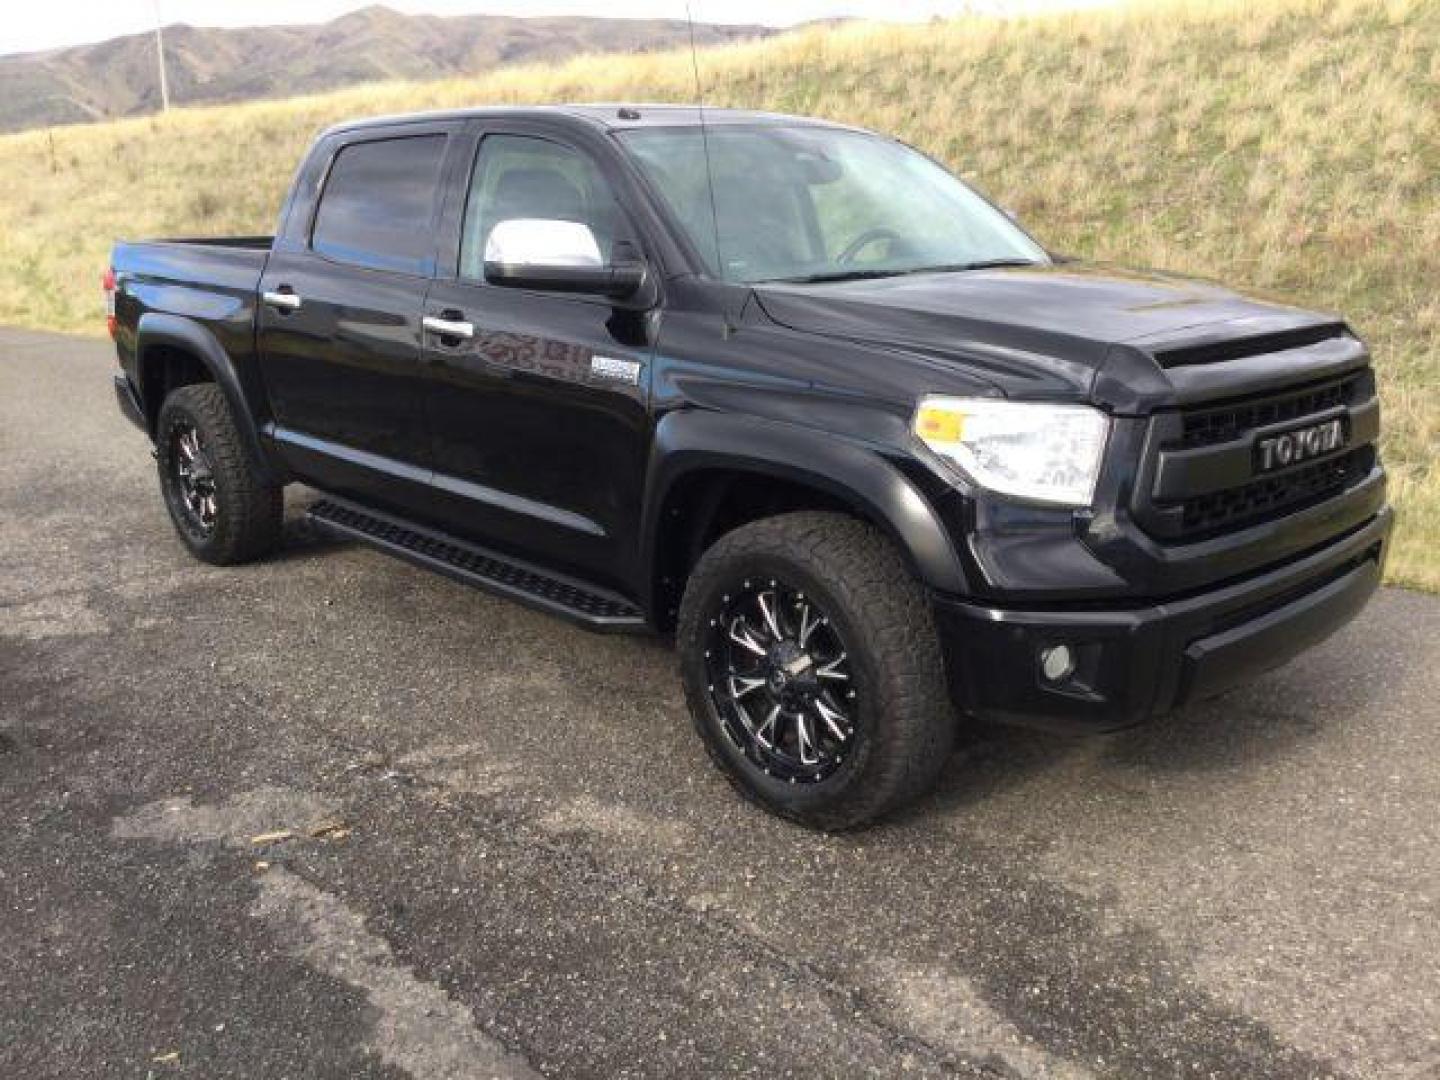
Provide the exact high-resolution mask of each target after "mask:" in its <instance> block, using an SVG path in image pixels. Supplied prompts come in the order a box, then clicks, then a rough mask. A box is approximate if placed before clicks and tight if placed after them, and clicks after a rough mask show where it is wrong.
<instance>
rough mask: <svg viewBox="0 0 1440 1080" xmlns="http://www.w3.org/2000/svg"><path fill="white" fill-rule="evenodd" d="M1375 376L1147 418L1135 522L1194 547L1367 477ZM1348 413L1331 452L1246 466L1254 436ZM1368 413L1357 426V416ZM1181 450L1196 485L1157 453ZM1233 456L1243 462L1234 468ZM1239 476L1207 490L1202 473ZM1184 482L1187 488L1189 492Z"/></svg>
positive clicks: (1357, 375) (1356, 375) (1357, 374)
mask: <svg viewBox="0 0 1440 1080" xmlns="http://www.w3.org/2000/svg"><path fill="white" fill-rule="evenodd" d="M1374 396H1375V376H1374V373H1373V372H1372V371H1371V370H1370V369H1369V368H1364V369H1361V370H1360V371H1352V372H1350V373H1348V374H1346V375H1343V376H1340V377H1337V378H1332V379H1328V380H1324V381H1318V382H1310V383H1306V384H1304V385H1300V386H1294V387H1290V388H1287V389H1285V390H1280V391H1274V392H1271V393H1268V394H1263V395H1257V396H1253V397H1247V398H1239V399H1234V400H1230V401H1222V402H1218V403H1214V404H1206V405H1198V406H1195V407H1193V408H1190V409H1184V410H1181V411H1177V412H1163V413H1157V414H1156V415H1155V416H1154V417H1153V418H1152V420H1151V424H1150V436H1149V438H1148V440H1147V447H1148V449H1147V451H1146V453H1147V455H1148V457H1147V459H1146V461H1145V462H1144V464H1143V467H1142V469H1141V477H1140V483H1139V484H1138V485H1137V488H1136V492H1135V496H1134V500H1135V501H1134V503H1133V504H1132V505H1133V508H1134V511H1135V516H1136V519H1137V521H1138V522H1139V523H1140V525H1141V526H1142V527H1143V528H1145V530H1146V531H1147V532H1149V533H1150V534H1151V535H1152V536H1155V537H1157V538H1159V539H1162V540H1166V541H1172V542H1179V543H1191V542H1195V541H1199V540H1206V539H1209V538H1211V537H1214V536H1218V535H1221V534H1223V533H1226V532H1233V531H1235V530H1238V529H1243V528H1246V527H1248V526H1251V525H1256V524H1259V523H1261V522H1265V521H1271V520H1276V519H1278V518H1282V517H1285V516H1286V515H1289V514H1293V513H1296V512H1298V511H1301V510H1304V509H1305V508H1307V507H1310V506H1315V505H1318V504H1320V503H1323V502H1325V501H1326V500H1328V499H1333V498H1335V497H1337V496H1339V495H1341V494H1343V493H1344V492H1345V491H1346V490H1348V489H1349V488H1351V487H1353V486H1355V485H1356V484H1358V483H1360V482H1361V481H1362V480H1364V479H1365V478H1366V477H1367V476H1369V475H1370V472H1371V470H1372V469H1373V468H1374V466H1375V463H1376V460H1377V458H1376V453H1375V447H1374V446H1373V445H1372V443H1373V440H1374V438H1375V427H1374V411H1373V399H1374ZM1337 410H1345V413H1344V415H1345V416H1347V417H1349V419H1347V420H1346V421H1345V422H1346V424H1347V425H1349V426H1348V427H1347V430H1349V431H1351V437H1352V439H1353V442H1352V444H1351V446H1350V447H1349V448H1348V449H1346V450H1344V451H1342V452H1340V453H1337V454H1335V455H1333V456H1331V457H1327V458H1324V459H1322V460H1320V461H1315V462H1309V463H1306V464H1303V465H1299V466H1297V467H1295V468H1291V469H1288V470H1286V471H1283V472H1277V473H1274V474H1270V475H1266V476H1255V475H1254V474H1253V471H1252V468H1253V466H1251V464H1250V462H1251V460H1252V457H1253V439H1252V436H1253V435H1254V433H1255V432H1257V431H1259V430H1261V429H1266V428H1275V427H1277V426H1278V427H1280V429H1281V430H1287V429H1289V428H1290V427H1303V426H1304V425H1305V424H1306V421H1307V420H1309V419H1311V418H1316V419H1318V418H1321V417H1328V416H1335V415H1337ZM1357 416H1366V417H1368V418H1369V419H1368V420H1367V421H1366V422H1365V423H1364V424H1361V425H1360V428H1359V429H1355V427H1354V422H1355V421H1354V418H1355V417H1357ZM1167 454H1174V455H1178V457H1180V458H1183V459H1184V460H1185V462H1186V468H1187V470H1189V471H1186V472H1184V473H1181V474H1179V475H1181V476H1192V475H1193V476H1195V477H1196V478H1197V479H1196V480H1194V481H1176V480H1174V479H1172V480H1170V481H1167V482H1166V483H1165V485H1164V487H1163V489H1162V487H1160V486H1159V482H1158V481H1157V480H1156V477H1157V476H1160V475H1162V474H1164V475H1169V474H1166V473H1164V470H1163V469H1162V458H1163V457H1165V455H1167ZM1237 457H1238V458H1239V459H1240V461H1241V465H1240V467H1239V468H1238V469H1237V468H1236V461H1237ZM1217 469H1218V470H1219V474H1220V475H1226V476H1229V475H1234V474H1237V473H1238V474H1239V476H1240V477H1241V478H1240V479H1239V480H1238V481H1237V482H1235V483H1234V484H1233V485H1232V486H1229V487H1224V488H1221V489H1219V490H1215V489H1214V485H1213V482H1206V481H1204V480H1203V479H1202V478H1203V477H1205V476H1214V475H1216V470H1217ZM1187 488H1188V489H1189V490H1187Z"/></svg>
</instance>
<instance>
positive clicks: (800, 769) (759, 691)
mask: <svg viewBox="0 0 1440 1080" xmlns="http://www.w3.org/2000/svg"><path fill="white" fill-rule="evenodd" d="M767 593H768V595H769V600H768V602H767V601H766V600H765V599H764V597H765V596H766V595H767ZM737 618H738V619H739V622H738V623H737V622H735V621H734V620H735V619H737ZM817 618H823V620H824V621H823V622H821V623H818V624H817V623H816V621H815V620H816V619H817ZM806 626H809V627H810V630H809V637H808V638H806V637H805V634H806V631H805V627H806ZM759 627H763V628H764V629H763V630H761V629H759ZM757 645H759V646H762V647H764V649H765V650H766V655H765V657H764V658H762V657H761V656H760V655H759V654H758V653H757V652H756V651H755V646H757ZM676 646H677V648H678V650H679V654H680V669H681V675H682V678H683V680H684V684H685V694H686V698H687V701H688V704H689V707H690V715H691V718H692V719H693V721H694V723H695V727H696V730H697V731H698V732H699V734H700V738H701V739H702V740H703V741H704V744H705V747H706V749H707V750H708V751H709V754H710V756H711V758H712V759H713V760H714V761H715V763H716V764H717V765H718V766H719V767H720V770H721V771H722V772H723V773H724V774H725V776H726V777H727V778H728V779H729V780H730V782H731V784H732V785H733V786H734V787H735V788H736V789H737V790H738V791H739V792H740V793H741V794H742V795H744V796H745V797H746V798H748V799H750V800H752V801H754V802H756V803H758V804H760V805H761V806H763V807H764V808H766V809H767V810H770V811H772V812H773V813H776V814H779V815H780V816H782V817H785V818H788V819H790V820H792V821H795V822H798V823H800V824H803V825H806V826H809V827H811V828H817V829H822V830H825V831H839V830H844V829H850V828H854V827H856V826H860V825H864V824H866V823H869V822H871V821H874V820H875V819H877V818H879V817H881V816H882V815H884V814H886V813H888V812H890V811H892V810H894V809H896V808H897V807H899V806H901V805H902V804H904V803H906V802H909V801H911V800H913V799H915V798H917V797H918V796H920V795H922V794H924V793H925V792H927V791H928V790H929V789H930V788H931V787H932V785H933V784H934V781H935V778H936V776H937V775H938V774H939V772H940V769H941V767H942V766H943V765H944V763H945V760H946V758H947V757H948V755H949V752H950V749H951V747H952V745H953V744H954V739H955V730H956V715H955V711H954V708H953V706H952V705H951V702H950V698H949V694H948V689H947V684H946V680H945V673H944V664H943V661H942V658H941V653H940V642H939V638H938V635H937V634H936V631H935V623H934V619H933V617H932V615H931V611H930V607H929V604H928V603H927V602H926V599H925V596H924V593H923V592H922V590H921V588H920V586H919V584H918V583H917V582H916V581H915V579H914V578H913V577H912V576H911V574H910V572H909V571H908V569H907V568H906V566H905V564H904V562H903V561H902V560H901V558H900V555H899V553H898V552H897V551H896V549H895V548H894V546H893V545H892V544H891V543H890V542H889V541H888V540H886V539H885V538H884V537H883V536H882V535H881V534H880V533H878V532H877V531H876V530H874V529H873V528H871V527H870V526H868V525H866V524H864V523H863V522H860V521H857V520H855V519H853V518H849V517H846V516H844V515H841V514H833V513H818V512H803V513H792V514H784V515H781V516H778V517H773V518H767V519H764V520H761V521H757V522H753V523H751V524H749V525H745V526H742V527H741V528H738V529H736V530H735V531H734V532H731V533H728V534H727V535H725V536H724V537H722V538H721V539H720V540H719V541H718V542H717V543H716V544H715V545H714V546H713V547H711V548H710V549H709V550H708V551H707V552H706V553H705V554H704V555H703V556H702V557H701V558H700V560H699V562H698V563H697V564H696V566H695V569H694V571H693V572H692V574H691V576H690V579H689V581H688V582H687V584H686V587H685V596H684V599H683V600H682V602H681V605H680V614H679V619H678V623H677V627H676ZM801 646H803V649H801V651H800V652H799V653H797V652H796V651H795V650H796V649H797V648H800V647H801ZM836 657H838V659H835V658H836ZM737 673H738V674H737ZM762 678H763V679H764V681H765V685H764V686H763V687H760V686H756V685H755V683H756V682H757V681H758V680H761V679H762ZM817 687H818V689H817ZM777 706H778V708H779V712H778V713H776V712H775V710H776V708H777ZM835 713H840V714H842V715H841V716H840V717H839V718H838V720H837V719H836V717H835V716H834V715H833V714H835ZM832 721H834V722H833V723H832ZM787 729H788V734H787ZM806 732H808V738H806V737H805V736H806ZM767 735H768V737H766V736H767ZM807 743H808V745H809V749H810V755H809V759H807V757H806V753H805V750H806V746H807Z"/></svg>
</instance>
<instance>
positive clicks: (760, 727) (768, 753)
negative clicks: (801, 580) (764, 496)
mask: <svg viewBox="0 0 1440 1080" xmlns="http://www.w3.org/2000/svg"><path fill="white" fill-rule="evenodd" d="M707 646H708V647H707V648H706V651H705V656H706V661H707V670H708V671H709V675H710V682H709V684H708V686H709V692H710V694H711V698H712V701H713V703H714V707H715V711H716V714H717V715H718V716H719V717H720V718H721V722H722V724H723V725H724V730H725V734H726V735H727V736H729V738H730V740H731V741H732V742H733V743H734V744H735V745H736V747H737V748H739V749H740V751H741V752H742V753H744V755H745V756H746V757H747V758H748V759H749V760H750V761H751V762H753V763H754V764H755V766H756V767H758V768H759V769H760V770H761V771H762V772H763V773H765V774H766V775H767V776H772V777H775V778H777V779H781V780H785V781H787V782H789V783H792V784H793V783H802V784H813V783H819V782H821V781H823V780H825V779H826V778H827V777H829V776H830V775H831V774H833V773H834V772H835V770H836V769H838V768H839V767H840V766H841V765H842V764H843V763H844V761H845V757H846V755H847V754H850V753H853V752H854V750H855V747H856V741H857V739H858V737H859V735H858V731H857V728H856V726H855V722H854V719H853V716H854V710H855V709H856V707H857V705H858V701H857V696H856V695H857V691H856V689H855V684H854V678H853V674H852V672H851V669H850V658H849V654H848V653H847V651H846V648H845V643H844V641H843V640H841V637H840V633H839V631H838V630H837V629H836V627H835V625H834V624H833V623H832V622H831V621H830V617H829V616H828V615H827V614H826V613H825V611H824V610H823V609H822V608H821V607H820V605H819V604H818V603H817V602H816V601H814V600H813V599H811V598H809V597H807V596H806V595H805V593H804V591H803V590H802V589H800V588H798V587H795V586H792V585H789V584H787V583H785V582H783V581H780V580H778V579H776V578H767V579H762V580H754V579H749V578H746V579H742V580H741V581H739V582H737V583H736V587H735V591H734V592H733V593H723V594H722V595H721V597H720V601H719V603H718V605H717V606H716V610H715V613H714V615H712V616H711V618H710V620H709V632H708V634H707Z"/></svg>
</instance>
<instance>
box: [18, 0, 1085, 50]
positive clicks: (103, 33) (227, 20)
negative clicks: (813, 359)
mask: <svg viewBox="0 0 1440 1080" xmlns="http://www.w3.org/2000/svg"><path fill="white" fill-rule="evenodd" d="M1105 2H1107V0H691V9H692V10H693V12H694V14H695V19H696V21H698V22H730V23H768V24H770V25H772V26H788V25H790V24H792V23H797V22H804V21H805V20H807V19H818V18H823V17H825V16H833V15H853V16H858V17H860V18H871V19H890V20H897V19H928V18H930V17H931V16H932V15H955V14H960V13H962V12H965V11H977V10H978V11H985V12H993V13H996V14H1001V13H1014V14H1019V13H1024V12H1028V11H1043V10H1053V9H1057V8H1074V7H1092V6H1097V5H1099V4H1102V3H1105ZM385 3H386V6H387V7H392V8H396V9H398V10H400V11H408V12H427V13H431V14H436V15H460V14H469V13H476V12H485V13H488V14H495V15H605V16H618V17H634V18H640V17H649V16H659V17H665V18H684V17H685V3H684V0H570V2H567V0H385ZM366 6H368V4H367V3H366V2H365V0H158V2H157V0H9V3H7V4H6V5H5V7H6V8H7V9H8V10H6V11H5V12H4V14H3V15H0V55H3V54H5V53H14V52H29V51H31V50H35V49H51V48H55V47H57V46H61V45H78V44H80V43H82V42H87V41H104V40H105V39H106V38H112V37H117V36H119V35H120V34H133V33H137V32H139V31H142V30H150V29H153V28H154V26H155V20H156V10H157V7H158V10H159V14H160V17H161V18H162V19H163V20H164V22H166V23H172V22H186V23H191V24H193V25H195V26H269V25H273V24H275V23H314V22H325V21H326V20H328V19H333V18H334V17H335V16H337V15H340V14H343V13H344V12H346V11H352V10H354V9H355V8H360V7H366Z"/></svg>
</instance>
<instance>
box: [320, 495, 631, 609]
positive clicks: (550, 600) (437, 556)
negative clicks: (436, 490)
mask: <svg viewBox="0 0 1440 1080" xmlns="http://www.w3.org/2000/svg"><path fill="white" fill-rule="evenodd" d="M308 516H309V518H310V521H311V522H313V523H314V525H315V526H316V527H317V528H319V529H323V530H325V531H326V532H330V533H334V534H336V535H339V536H346V537H351V538H353V539H356V540H363V541H365V542H366V543H367V544H371V545H373V546H375V547H377V548H379V549H380V550H381V551H384V552H388V553H389V554H391V555H395V556H398V557H399V558H402V559H405V560H406V561H408V562H412V563H415V564H416V565H418V566H423V567H425V568H426V569H428V570H435V571H438V572H439V573H442V574H445V575H446V576H448V577H452V578H455V579H456V580H457V581H463V582H464V583H465V584H467V585H474V586H475V587H477V588H480V589H485V590H487V591H489V592H493V593H498V594H499V595H500V596H504V597H507V598H509V599H511V600H518V601H519V602H520V603H522V604H527V605H529V606H530V607H533V608H538V609H540V610H541V611H545V612H549V613H550V614H552V615H559V616H561V617H562V618H566V619H569V620H571V621H572V622H577V623H579V624H580V625H582V626H584V627H586V628H587V629H589V630H598V631H601V632H607V633H634V632H643V631H644V630H646V629H647V627H646V623H645V618H644V616H643V615H642V614H641V612H640V609H639V608H638V607H636V606H635V605H634V604H633V603H631V602H630V601H629V600H627V599H625V598H624V597H623V596H621V595H620V594H619V593H615V592H611V591H610V590H609V589H602V588H599V587H598V586H595V585H590V584H587V583H586V582H583V581H580V580H579V579H577V578H572V577H567V576H565V575H563V574H557V573H554V572H553V571H550V570H545V569H543V568H541V567H538V566H533V565H531V564H530V563H525V562H521V561H519V560H517V559H512V558H510V557H509V556H508V555H501V554H500V553H498V552H495V551H490V550H488V549H487V548H482V547H478V546H476V545H475V544H471V543H467V542H466V541H464V540H457V539H455V538H454V537H452V536H446V535H445V534H444V533H439V532H434V531H432V530H430V529H426V528H424V527H422V526H419V525H413V524H411V523H409V522H407V521H403V520H401V519H400V518H395V517H391V516H390V515H388V514H383V513H381V512H379V511H378V510H371V509H369V508H368V507H363V506H358V505H356V504H355V503H351V502H345V501H342V500H340V499H334V498H326V499H321V500H320V501H319V502H316V503H314V504H313V505H311V507H310V509H309V512H308Z"/></svg>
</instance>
